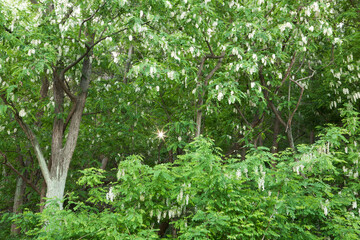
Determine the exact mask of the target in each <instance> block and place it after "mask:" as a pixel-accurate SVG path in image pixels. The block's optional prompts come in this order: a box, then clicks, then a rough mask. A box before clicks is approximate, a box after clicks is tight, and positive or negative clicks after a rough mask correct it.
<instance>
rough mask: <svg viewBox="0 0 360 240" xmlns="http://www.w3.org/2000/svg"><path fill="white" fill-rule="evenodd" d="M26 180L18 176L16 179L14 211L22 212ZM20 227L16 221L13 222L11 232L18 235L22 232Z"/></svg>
mask: <svg viewBox="0 0 360 240" xmlns="http://www.w3.org/2000/svg"><path fill="white" fill-rule="evenodd" d="M25 186H26V185H25V182H24V180H23V179H22V178H21V177H20V176H18V177H17V180H16V190H15V196H14V205H13V213H15V214H17V213H20V212H21V210H20V207H21V205H22V204H23V202H24V194H25ZM20 230H21V229H20V228H18V227H17V226H16V225H15V224H14V223H13V224H11V234H13V235H17V234H20Z"/></svg>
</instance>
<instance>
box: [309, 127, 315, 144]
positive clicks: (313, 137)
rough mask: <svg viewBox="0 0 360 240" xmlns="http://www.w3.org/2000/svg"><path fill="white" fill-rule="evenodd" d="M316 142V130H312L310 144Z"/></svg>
mask: <svg viewBox="0 0 360 240" xmlns="http://www.w3.org/2000/svg"><path fill="white" fill-rule="evenodd" d="M314 142H315V131H314V130H311V131H310V144H313V143H314Z"/></svg>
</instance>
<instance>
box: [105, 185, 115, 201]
mask: <svg viewBox="0 0 360 240" xmlns="http://www.w3.org/2000/svg"><path fill="white" fill-rule="evenodd" d="M112 190H113V187H110V189H109V192H108V193H107V194H106V200H108V201H110V202H113V201H114V198H115V194H114V193H113V191H112Z"/></svg>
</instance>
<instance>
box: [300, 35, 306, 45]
mask: <svg viewBox="0 0 360 240" xmlns="http://www.w3.org/2000/svg"><path fill="white" fill-rule="evenodd" d="M301 40H302V41H303V42H304V43H305V44H307V39H306V37H305V36H303V37H302V38H301Z"/></svg>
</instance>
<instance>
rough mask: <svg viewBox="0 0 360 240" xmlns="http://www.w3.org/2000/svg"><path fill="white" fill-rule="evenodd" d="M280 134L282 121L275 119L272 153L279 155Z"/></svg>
mask: <svg viewBox="0 0 360 240" xmlns="http://www.w3.org/2000/svg"><path fill="white" fill-rule="evenodd" d="M279 133H280V121H279V119H278V118H277V117H275V121H274V134H273V141H272V147H271V153H278V152H279V142H278V136H279Z"/></svg>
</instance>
